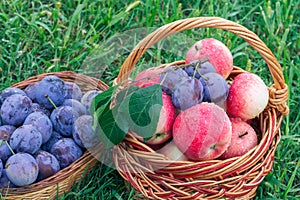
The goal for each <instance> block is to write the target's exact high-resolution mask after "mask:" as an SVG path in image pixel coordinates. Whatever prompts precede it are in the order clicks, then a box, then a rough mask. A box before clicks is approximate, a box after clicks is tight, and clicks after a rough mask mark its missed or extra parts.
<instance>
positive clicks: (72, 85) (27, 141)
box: [0, 71, 108, 199]
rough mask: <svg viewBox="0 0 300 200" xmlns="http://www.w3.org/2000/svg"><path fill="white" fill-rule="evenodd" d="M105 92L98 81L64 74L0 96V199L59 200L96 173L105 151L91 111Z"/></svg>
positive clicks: (35, 80) (15, 87) (29, 82)
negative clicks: (94, 171)
mask: <svg viewBox="0 0 300 200" xmlns="http://www.w3.org/2000/svg"><path fill="white" fill-rule="evenodd" d="M107 88H108V86H107V85H106V84H104V83H103V82H102V81H100V80H98V79H96V78H93V77H89V76H86V75H82V74H76V73H74V72H67V71H65V72H55V73H45V74H41V75H37V76H34V77H31V78H29V79H27V80H24V81H22V82H19V83H16V84H14V85H12V86H11V87H9V88H6V89H4V90H2V91H1V93H0V105H1V106H0V108H1V109H0V188H1V193H0V195H1V198H3V199H55V198H57V197H58V196H60V195H62V194H64V193H65V192H67V191H69V190H70V189H71V187H72V186H73V184H74V182H76V181H78V180H79V179H82V178H84V176H85V175H86V173H87V172H89V171H90V170H91V169H93V167H94V166H95V165H96V164H97V163H98V160H97V159H96V157H97V156H100V154H101V149H103V146H102V145H101V143H100V141H99V140H98V138H97V137H96V132H95V131H94V130H93V129H92V116H91V115H90V111H89V108H90V106H91V102H92V99H93V98H94V97H95V96H96V95H97V94H99V93H101V92H102V91H103V90H106V89H107ZM90 149H95V150H94V151H93V153H91V151H88V150H90ZM96 150H97V151H96ZM96 153H97V155H96Z"/></svg>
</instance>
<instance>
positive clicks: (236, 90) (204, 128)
mask: <svg viewBox="0 0 300 200" xmlns="http://www.w3.org/2000/svg"><path fill="white" fill-rule="evenodd" d="M232 70H233V58H232V55H231V52H230V50H229V49H228V48H227V46H226V45H225V44H223V43H222V42H220V41H218V40H216V39H213V38H206V39H203V40H200V41H198V42H197V43H195V44H194V45H193V46H192V47H191V48H190V49H189V51H188V52H187V55H186V60H185V64H184V65H175V66H169V67H166V68H153V69H148V70H145V71H142V72H140V73H139V74H138V75H137V76H136V78H135V80H134V82H133V83H134V85H135V86H138V87H141V88H146V87H149V86H152V85H155V84H160V85H161V88H162V103H163V105H162V111H161V115H160V118H159V121H158V126H157V129H156V133H155V134H154V135H153V136H152V137H151V138H150V139H149V140H145V142H146V143H147V144H149V145H150V146H152V147H153V148H155V149H157V150H158V151H159V152H160V153H163V154H165V155H166V156H168V157H169V158H170V159H173V160H194V161H204V160H210V159H227V158H231V157H235V156H241V155H243V154H245V153H247V152H248V151H249V150H250V149H252V148H253V147H255V146H256V145H257V143H258V139H257V133H256V132H255V131H254V129H253V127H251V125H250V123H249V122H250V121H251V119H253V118H255V117H257V116H258V115H259V114H260V113H261V112H262V111H263V110H264V109H265V108H266V106H267V104H268V99H269V93H268V88H267V86H266V85H265V83H264V82H263V81H262V79H261V78H260V77H259V76H257V75H255V74H253V73H250V72H243V73H240V74H238V75H237V76H236V77H234V79H232V78H230V79H229V78H228V77H229V74H230V73H231V71H232ZM147 77H148V78H147ZM146 78H147V80H146ZM145 80H146V81H145ZM137 134H138V133H137Z"/></svg>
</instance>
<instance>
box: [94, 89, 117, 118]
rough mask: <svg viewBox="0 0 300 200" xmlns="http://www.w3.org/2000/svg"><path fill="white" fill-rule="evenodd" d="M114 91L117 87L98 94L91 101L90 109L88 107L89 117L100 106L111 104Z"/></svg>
mask: <svg viewBox="0 0 300 200" xmlns="http://www.w3.org/2000/svg"><path fill="white" fill-rule="evenodd" d="M116 89H117V86H113V87H110V88H109V89H107V90H105V91H103V92H101V93H100V94H98V95H97V96H96V97H95V98H94V99H93V101H92V103H91V107H90V113H91V115H93V113H94V112H95V111H96V110H97V109H98V108H100V107H101V106H104V105H106V104H110V103H111V99H112V96H113V94H115V92H116Z"/></svg>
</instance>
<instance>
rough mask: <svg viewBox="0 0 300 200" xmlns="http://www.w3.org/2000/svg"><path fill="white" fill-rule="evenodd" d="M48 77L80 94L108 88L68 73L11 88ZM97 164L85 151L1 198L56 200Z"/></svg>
mask: <svg viewBox="0 0 300 200" xmlns="http://www.w3.org/2000/svg"><path fill="white" fill-rule="evenodd" d="M48 75H56V76H58V77H60V78H61V79H62V80H64V81H70V82H75V83H76V84H77V85H79V87H80V88H81V89H82V92H86V91H88V90H93V89H99V90H106V89H107V88H108V86H107V85H106V84H104V83H103V82H102V81H100V80H98V79H96V78H93V77H89V76H85V75H80V74H76V73H74V72H69V71H65V72H55V73H45V74H41V75H38V76H34V77H31V78H29V79H27V80H25V81H22V82H19V83H17V84H14V85H12V86H11V87H18V88H20V89H24V88H25V87H26V86H28V85H29V84H31V83H34V82H38V81H40V80H41V79H42V78H44V77H45V76H48ZM98 148H99V150H97V152H98V153H99V154H100V153H101V148H103V146H102V145H99V147H98ZM95 152H96V151H95ZM99 156H100V155H99ZM97 163H98V160H97V159H96V158H95V157H94V154H93V155H92V154H91V153H90V152H88V151H86V152H85V153H84V154H83V155H82V156H81V157H80V158H79V159H78V160H76V161H75V162H74V163H72V164H71V165H70V166H68V167H66V168H64V169H62V170H60V171H59V172H57V173H56V174H55V175H53V176H51V177H49V178H47V179H44V180H42V181H39V182H37V183H34V184H31V185H29V186H26V187H18V188H8V189H3V190H2V191H1V195H2V196H1V197H2V198H3V199H7V200H16V199H30V200H33V199H37V200H38V199H56V198H57V197H58V196H60V195H62V194H63V193H65V192H67V191H69V190H70V189H71V187H72V186H73V184H74V183H75V182H77V181H79V180H80V179H82V178H84V176H85V175H86V173H87V172H89V171H90V170H91V169H92V168H93V167H94V166H95V165H96V164H97Z"/></svg>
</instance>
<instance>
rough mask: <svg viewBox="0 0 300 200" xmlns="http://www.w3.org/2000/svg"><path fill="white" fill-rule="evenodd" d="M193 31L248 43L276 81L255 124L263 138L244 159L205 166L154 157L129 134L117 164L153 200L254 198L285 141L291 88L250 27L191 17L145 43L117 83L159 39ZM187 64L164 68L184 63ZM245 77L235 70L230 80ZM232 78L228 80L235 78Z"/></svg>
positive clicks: (117, 153)
mask: <svg viewBox="0 0 300 200" xmlns="http://www.w3.org/2000/svg"><path fill="white" fill-rule="evenodd" d="M192 28H219V29H223V30H227V31H230V32H232V33H234V34H236V35H238V36H239V37H241V38H243V39H244V40H245V41H246V42H248V43H249V44H250V45H251V46H252V47H253V48H254V49H255V50H256V51H258V52H259V54H260V55H261V56H262V57H263V59H264V60H265V62H266V63H267V65H268V68H269V70H270V73H271V75H272V77H273V80H274V84H273V85H271V86H270V87H269V96H270V98H269V103H268V106H267V108H266V109H265V110H264V112H263V113H261V114H260V116H259V117H258V118H257V121H256V123H255V124H254V126H255V128H256V130H257V132H258V133H259V134H260V136H261V138H260V142H259V144H258V145H257V146H256V147H255V148H254V149H252V150H251V151H249V152H248V153H246V154H245V155H243V156H240V157H235V158H231V159H227V160H210V161H202V162H192V161H173V160H169V159H168V158H166V157H165V156H164V155H162V154H159V153H157V152H155V151H154V150H153V149H151V148H150V147H149V146H147V145H145V144H144V143H142V142H140V141H139V140H138V139H137V138H135V137H134V135H133V134H130V133H128V134H127V136H126V138H125V140H124V141H123V142H122V143H121V144H119V145H117V146H115V148H114V162H115V165H116V167H117V169H118V172H119V173H120V174H121V176H122V177H123V178H124V179H125V180H127V181H129V182H130V183H131V185H132V186H133V187H134V188H135V189H136V190H137V191H138V192H139V193H141V194H143V196H144V197H145V198H149V199H251V198H253V197H254V196H255V194H256V189H257V187H258V186H259V184H260V183H261V182H262V180H263V179H264V177H265V176H266V175H267V174H268V173H269V172H270V171H271V170H272V166H273V159H274V152H275V149H276V146H277V144H278V142H279V140H280V129H279V128H280V124H281V121H282V117H283V116H284V115H287V114H288V112H289V110H288V107H287V105H286V101H287V98H288V87H287V85H286V84H285V82H284V77H283V74H282V69H281V67H280V64H279V63H278V61H277V60H276V58H275V57H274V55H273V54H272V52H271V51H270V49H268V47H267V46H266V45H265V44H264V43H263V42H262V41H261V40H260V39H259V37H258V36H257V35H256V34H254V33H253V32H251V31H249V30H248V29H247V28H245V27H243V26H241V25H239V24H237V23H234V22H232V21H228V20H225V19H222V18H218V17H199V18H188V19H184V20H179V21H175V22H173V23H170V24H167V25H165V26H162V27H160V28H159V29H157V30H156V31H154V32H153V33H151V34H150V35H148V36H147V37H146V38H144V39H143V40H142V41H141V42H140V43H139V44H138V45H137V46H136V47H135V49H134V50H133V51H132V52H131V53H130V55H129V56H128V58H127V59H126V60H125V62H124V63H123V65H122V67H121V70H120V73H119V75H118V77H117V78H116V80H115V83H122V82H123V81H124V82H125V80H127V79H128V77H129V74H130V72H131V70H132V69H133V67H134V65H135V63H137V61H138V60H139V58H140V57H141V56H142V55H143V54H144V53H145V51H146V50H147V49H148V48H149V47H151V46H152V45H153V44H155V43H157V42H158V41H159V40H161V39H163V38H165V37H167V36H169V35H171V34H174V33H177V32H180V31H183V30H188V29H192ZM183 63H184V61H177V62H175V63H171V64H166V65H162V66H160V67H166V66H168V65H173V64H183ZM241 72H243V70H242V69H241V68H238V67H234V70H233V72H232V73H231V75H230V77H231V78H232V77H234V76H236V75H237V74H239V73H241ZM230 77H229V78H230Z"/></svg>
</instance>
